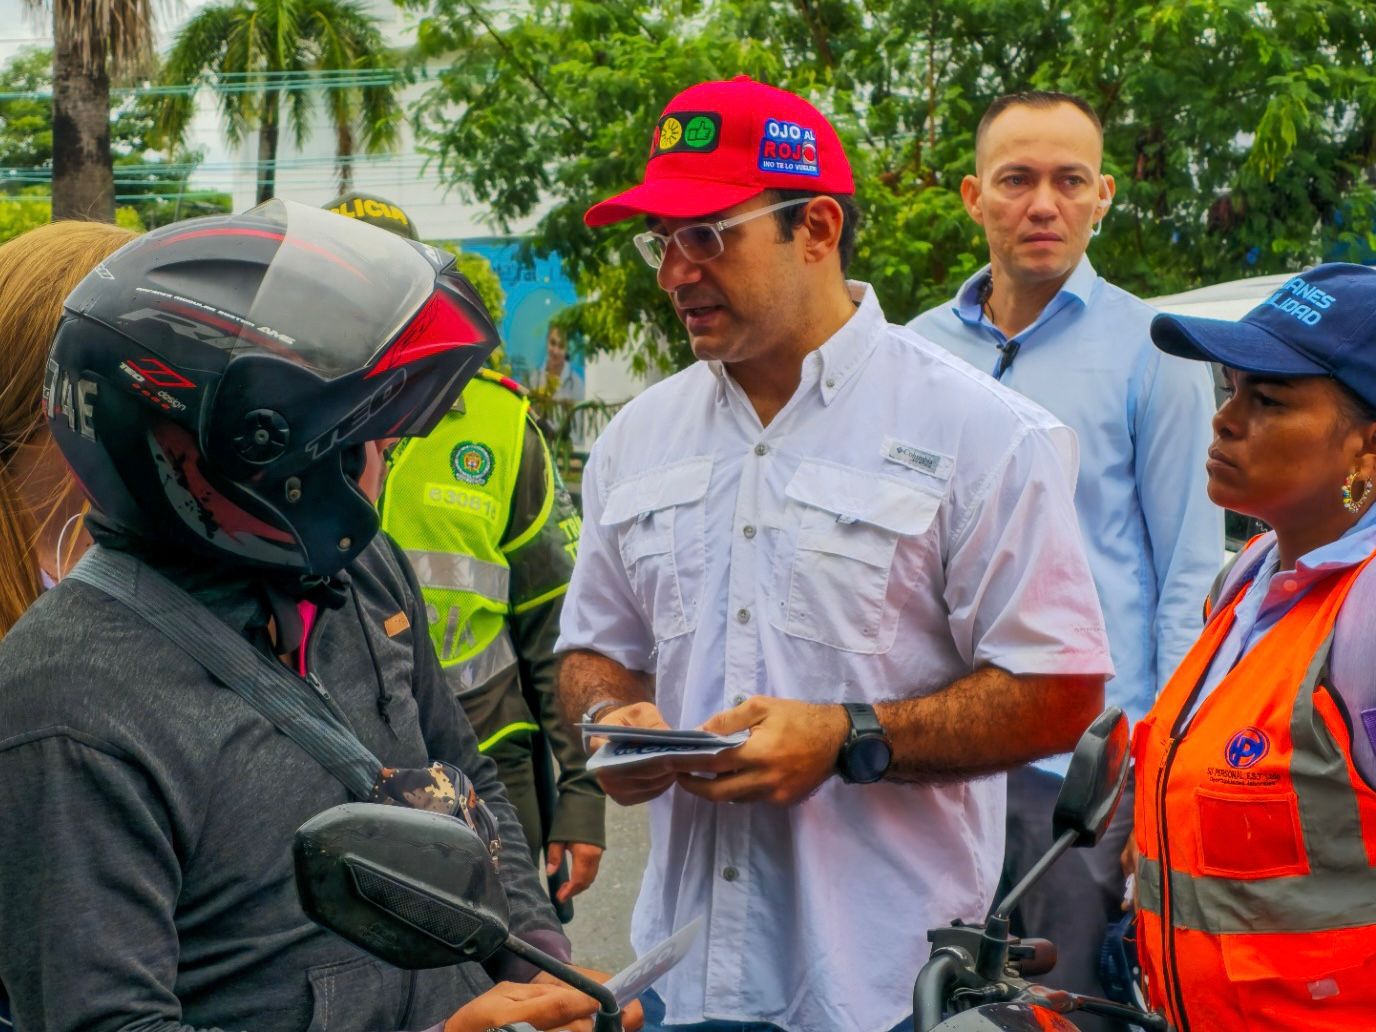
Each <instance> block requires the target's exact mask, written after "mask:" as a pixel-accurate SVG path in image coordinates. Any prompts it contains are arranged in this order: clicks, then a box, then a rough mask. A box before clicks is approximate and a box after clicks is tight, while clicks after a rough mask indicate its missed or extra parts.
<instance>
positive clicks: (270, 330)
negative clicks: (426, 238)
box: [153, 200, 447, 378]
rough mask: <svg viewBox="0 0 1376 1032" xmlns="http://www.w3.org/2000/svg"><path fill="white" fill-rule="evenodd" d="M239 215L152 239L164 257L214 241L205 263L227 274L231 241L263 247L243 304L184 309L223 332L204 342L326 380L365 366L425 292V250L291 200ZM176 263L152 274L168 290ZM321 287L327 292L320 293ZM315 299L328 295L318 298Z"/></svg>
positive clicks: (429, 275)
mask: <svg viewBox="0 0 1376 1032" xmlns="http://www.w3.org/2000/svg"><path fill="white" fill-rule="evenodd" d="M246 218H251V219H254V220H255V222H256V225H253V226H245V225H244V224H243V221H242V220H240V222H239V224H238V225H223V224H221V225H216V224H210V225H206V224H204V223H200V224H197V223H191V224H187V225H186V226H185V227H184V228H180V229H173V230H172V231H171V232H170V233H168V234H167V236H166V237H164V239H163V240H162V241H160V243H161V244H162V245H163V246H164V247H167V248H169V250H168V254H169V256H171V255H173V254H175V253H177V249H176V248H175V247H173V246H172V245H177V244H183V243H186V242H189V241H190V239H191V238H192V237H217V236H218V237H222V238H224V239H223V241H221V242H217V244H218V246H217V247H216V249H215V261H216V262H217V263H218V264H220V265H221V266H223V269H224V274H225V276H226V277H227V278H229V279H233V278H234V277H235V275H236V268H235V266H236V262H235V257H234V255H235V246H234V244H235V241H234V239H233V238H235V237H239V238H253V239H251V240H250V239H243V240H242V244H243V245H244V247H245V251H248V250H252V251H254V252H256V253H257V255H261V254H262V251H261V248H262V247H263V245H264V244H266V245H267V246H268V247H271V248H272V249H273V252H272V257H271V259H270V261H269V263H268V267H267V269H266V271H263V270H262V267H261V265H259V266H258V267H257V268H256V269H255V270H253V271H254V272H256V273H258V275H256V276H254V277H253V278H254V279H255V280H256V282H253V283H252V284H251V285H250V284H248V283H245V286H246V287H249V289H247V290H246V291H244V292H242V293H241V294H240V297H241V298H243V299H244V301H246V302H247V303H246V305H245V306H244V307H245V309H246V310H244V311H239V312H223V311H218V310H217V311H215V312H211V313H207V312H203V311H197V312H188V313H186V314H187V315H189V316H191V317H192V318H194V319H195V321H197V322H200V323H206V322H210V321H211V320H212V319H213V320H214V323H213V324H214V325H215V326H216V327H217V328H219V329H222V330H224V331H225V335H224V336H223V337H220V338H218V339H217V340H215V341H214V343H216V344H217V345H218V346H220V347H222V348H225V349H227V350H230V351H232V352H234V353H236V354H237V353H243V352H246V351H264V352H269V353H272V354H276V355H279V356H280V357H283V358H287V359H289V360H291V361H293V362H298V363H300V364H301V365H304V366H306V367H308V368H310V369H313V370H315V371H316V372H318V373H320V374H321V375H324V376H326V377H331V378H333V377H335V376H339V375H343V374H346V373H350V372H353V371H355V370H357V369H360V368H363V367H365V366H367V365H368V364H369V363H370V362H371V361H372V360H373V358H374V357H375V356H376V355H377V353H378V352H379V351H381V350H382V349H383V348H384V347H385V346H386V345H387V343H388V342H389V341H390V340H391V339H392V338H393V337H394V336H395V335H396V333H397V332H398V330H400V329H401V327H402V326H404V325H405V324H406V322H407V321H408V320H409V319H410V318H411V316H413V315H414V314H415V313H416V311H417V309H419V308H420V306H421V305H422V304H423V303H424V302H425V300H426V298H428V297H429V296H430V293H431V291H432V290H433V289H434V286H435V273H436V270H437V269H438V268H439V267H440V266H441V262H442V259H441V258H440V257H439V255H438V252H435V254H434V256H433V257H428V256H427V255H428V253H429V252H431V251H433V249H430V248H426V247H425V246H424V245H417V244H414V243H412V242H410V241H408V240H405V239H403V238H402V237H399V236H397V235H395V234H393V233H389V232H387V231H386V230H382V229H378V228H376V227H374V226H369V225H367V224H365V223H361V222H357V221H355V220H353V219H342V218H340V217H339V216H338V215H335V214H334V213H333V212H330V211H326V210H323V209H320V208H313V207H310V206H308V205H304V204H297V203H295V202H292V201H280V200H271V201H267V202H266V203H264V204H261V205H259V206H258V207H256V208H254V209H253V210H252V211H250V212H248V213H247V215H246ZM445 257H446V258H447V256H445ZM177 264H178V263H177V262H175V261H173V263H172V264H170V265H169V266H166V267H165V268H164V269H163V270H160V271H163V272H164V273H165V274H166V278H167V279H168V280H170V281H171V282H169V284H168V285H169V286H172V285H174V284H175V281H176V280H177V279H178V275H177ZM245 271H248V270H247V269H246V270H245ZM160 278H163V277H161V276H158V275H157V273H155V274H154V276H153V279H154V280H155V281H156V280H157V279H160ZM323 284H329V285H330V287H331V289H330V290H328V291H327V292H326V291H322V289H321V288H322V285H323ZM245 295H246V296H245ZM322 295H327V296H328V301H327V303H325V304H318V303H317V300H318V299H319V298H321V296H322ZM173 300H174V301H180V302H186V301H189V300H190V299H187V298H174V299H173ZM192 303H193V304H194V303H195V302H192ZM201 307H204V306H203V305H202V306H201ZM303 311H309V313H310V317H309V318H308V319H303V318H302V315H303ZM303 327H305V328H306V329H305V332H303ZM202 339H205V338H202Z"/></svg>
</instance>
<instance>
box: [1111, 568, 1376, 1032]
mask: <svg viewBox="0 0 1376 1032" xmlns="http://www.w3.org/2000/svg"><path fill="white" fill-rule="evenodd" d="M1369 562H1371V558H1368V559H1367V560H1366V562H1363V563H1361V564H1360V565H1358V566H1355V567H1353V568H1351V569H1347V570H1344V571H1341V572H1340V573H1336V574H1334V575H1333V576H1331V577H1329V578H1327V579H1325V580H1322V581H1319V582H1318V583H1316V584H1314V585H1313V586H1312V587H1311V588H1310V589H1309V591H1308V593H1307V594H1305V595H1304V596H1303V597H1302V598H1301V599H1300V600H1299V601H1298V602H1296V603H1295V604H1294V606H1292V607H1291V609H1290V611H1289V612H1287V613H1286V614H1285V615H1284V616H1283V617H1282V618H1281V619H1280V620H1279V621H1278V622H1277V623H1276V625H1275V626H1274V627H1272V628H1271V630H1270V631H1269V632H1267V634H1266V635H1265V636H1264V637H1263V638H1262V639H1261V640H1260V641H1259V642H1257V644H1256V645H1255V646H1254V647H1253V648H1252V650H1251V651H1250V652H1248V653H1247V654H1246V655H1245V656H1243V657H1242V658H1241V659H1240V660H1239V661H1238V663H1237V665H1236V666H1235V667H1234V668H1233V669H1232V671H1230V672H1229V673H1228V675H1227V676H1226V677H1224V679H1223V680H1222V681H1221V682H1220V683H1219V684H1218V686H1217V687H1216V688H1215V689H1214V690H1213V692H1212V693H1211V694H1210V695H1209V696H1208V698H1206V699H1205V700H1204V702H1203V703H1202V704H1201V705H1200V707H1199V710H1198V712H1197V713H1196V714H1195V716H1194V719H1193V720H1191V721H1189V723H1188V724H1186V723H1185V717H1186V715H1187V714H1188V713H1189V710H1190V706H1191V703H1192V702H1193V699H1194V696H1195V692H1196V690H1197V688H1198V686H1199V685H1200V684H1201V682H1202V681H1203V679H1204V675H1205V673H1206V672H1207V671H1208V668H1209V663H1210V661H1211V660H1212V659H1213V657H1214V654H1215V653H1216V652H1217V651H1218V649H1219V647H1220V646H1221V645H1222V644H1223V641H1224V639H1225V638H1226V637H1227V634H1228V631H1229V629H1230V628H1231V627H1232V624H1233V620H1234V613H1235V610H1236V608H1237V603H1238V600H1239V599H1240V598H1241V597H1242V595H1243V593H1244V592H1238V593H1237V595H1236V596H1235V597H1234V598H1233V599H1232V601H1231V602H1230V603H1229V604H1228V605H1226V606H1224V607H1223V608H1222V609H1220V610H1218V611H1217V612H1216V613H1215V614H1213V617H1212V619H1210V621H1209V623H1208V625H1207V626H1206V627H1205V629H1204V633H1203V635H1202V636H1201V637H1200V639H1199V641H1197V642H1196V643H1195V645H1194V648H1193V649H1191V650H1190V653H1189V654H1188V655H1187V656H1186V657H1185V659H1184V661H1183V662H1182V663H1181V664H1180V668H1179V669H1178V670H1177V671H1176V672H1175V675H1174V676H1173V677H1172V678H1171V680H1170V682H1169V683H1168V684H1167V685H1166V687H1165V688H1164V689H1163V690H1162V692H1161V696H1160V698H1159V699H1157V701H1156V705H1155V706H1154V707H1153V708H1152V711H1151V712H1150V713H1149V714H1147V716H1146V717H1144V718H1143V719H1142V721H1141V722H1140V723H1139V724H1138V726H1137V729H1136V731H1135V732H1134V736H1133V759H1134V762H1135V765H1136V778H1137V796H1136V804H1135V805H1136V811H1135V821H1136V828H1135V829H1134V833H1135V835H1136V839H1137V848H1138V850H1139V853H1140V859H1139V861H1138V865H1137V892H1138V946H1137V948H1138V953H1139V957H1140V959H1141V961H1142V972H1143V980H1144V982H1145V986H1146V991H1147V998H1148V1000H1149V1002H1150V1003H1151V1005H1152V1007H1153V1008H1154V1009H1156V1010H1163V1011H1164V1012H1165V1014H1166V1016H1167V1017H1168V1018H1169V1019H1170V1021H1171V1023H1172V1024H1173V1025H1174V1026H1175V1027H1176V1028H1177V1029H1178V1030H1180V1032H1190V1030H1193V1032H1205V1030H1226V1032H1233V1030H1243V1029H1265V1030H1268V1032H1269V1030H1282V1029H1296V1030H1298V1029H1304V1030H1305V1032H1309V1030H1318V1029H1334V1030H1338V1029H1342V1030H1356V1029H1376V792H1373V791H1372V790H1371V788H1369V787H1368V786H1367V785H1366V784H1365V782H1364V781H1363V780H1362V778H1361V776H1360V775H1359V774H1358V773H1357V770H1356V768H1355V767H1354V766H1353V763H1352V739H1351V734H1350V732H1349V730H1348V725H1347V722H1346V721H1344V719H1343V716H1342V714H1341V711H1340V709H1339V707H1340V705H1341V704H1340V703H1339V702H1338V701H1337V697H1336V696H1335V695H1334V694H1333V693H1332V692H1331V691H1330V690H1329V688H1328V686H1327V683H1326V681H1327V677H1328V653H1329V650H1330V649H1331V647H1332V643H1333V627H1334V621H1335V620H1336V618H1337V615H1338V611H1339V609H1340V608H1341V607H1342V604H1343V600H1344V599H1345V598H1346V597H1347V594H1348V591H1349V590H1350V589H1351V588H1352V585H1353V584H1354V583H1355V582H1356V579H1357V576H1358V574H1359V573H1360V572H1361V570H1362V569H1363V568H1364V567H1365V566H1366V564H1367V563H1369ZM1374 572H1376V571H1374ZM1162 871H1168V872H1169V877H1168V878H1167V879H1165V880H1164V881H1163V879H1162V877H1161V875H1162Z"/></svg>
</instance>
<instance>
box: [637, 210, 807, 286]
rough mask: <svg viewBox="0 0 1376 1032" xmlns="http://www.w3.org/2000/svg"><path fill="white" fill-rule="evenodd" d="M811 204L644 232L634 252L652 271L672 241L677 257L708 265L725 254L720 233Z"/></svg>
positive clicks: (638, 236) (724, 243)
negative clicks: (636, 252)
mask: <svg viewBox="0 0 1376 1032" xmlns="http://www.w3.org/2000/svg"><path fill="white" fill-rule="evenodd" d="M810 200H812V198H811V197H795V198H794V199H793V200H791V201H780V202H779V203H778V204H771V205H769V206H768V207H767V208H757V209H755V210H754V211H747V212H746V213H745V214H743V215H733V216H732V217H731V218H729V219H722V220H720V221H719V222H694V223H692V224H691V225H688V226H680V227H679V228H678V229H676V230H674V231H673V232H672V233H655V232H645V233H637V234H636V235H635V238H634V239H635V249H636V250H637V251H639V252H640V257H642V258H644V259H645V264H646V265H648V266H649V267H650V268H652V269H658V268H659V267H660V266H661V265H663V264H664V256H665V255H666V254H667V253H668V251H669V244H670V242H671V241H672V242H673V243H674V244H676V245H677V246H678V249H679V253H680V254H682V255H683V257H685V258H687V259H688V260H689V261H690V262H695V263H696V264H698V265H701V264H702V263H703V262H710V261H711V260H712V259H713V258H719V257H721V253H722V251H724V250H726V241H725V240H723V239H722V236H721V235H722V233H724V232H725V231H726V230H728V229H730V228H731V227H733V226H739V225H740V224H741V223H742V222H749V221H750V220H751V219H757V218H759V217H760V216H761V215H769V214H771V213H772V212H776V211H782V210H783V209H784V208H792V207H794V206H795V205H799V204H806V203H807V202H808V201H810Z"/></svg>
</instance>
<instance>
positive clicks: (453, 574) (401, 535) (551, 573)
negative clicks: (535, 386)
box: [326, 193, 606, 903]
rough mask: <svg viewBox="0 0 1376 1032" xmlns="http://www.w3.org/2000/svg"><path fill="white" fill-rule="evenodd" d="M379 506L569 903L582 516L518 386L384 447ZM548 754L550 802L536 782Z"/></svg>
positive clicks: (584, 804)
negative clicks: (571, 658) (568, 612)
mask: <svg viewBox="0 0 1376 1032" xmlns="http://www.w3.org/2000/svg"><path fill="white" fill-rule="evenodd" d="M326 207H328V208H329V209H330V210H331V211H333V212H336V213H337V214H340V215H345V216H347V217H349V218H354V219H359V220H360V221H363V222H368V223H370V224H372V225H375V226H380V227H382V228H384V229H389V230H392V231H393V232H395V233H398V234H400V235H402V236H405V237H408V238H410V239H412V240H415V239H419V237H418V234H417V233H416V228H415V224H414V223H413V222H412V221H411V220H410V219H409V218H408V217H407V215H406V213H405V212H403V211H402V210H401V209H400V208H398V207H397V206H396V205H394V204H391V203H389V202H387V201H385V200H382V199H381V198H378V197H372V196H369V195H366V194H360V193H353V194H346V195H344V196H341V197H338V198H336V199H335V200H333V201H331V202H330V203H329V204H328V205H326ZM380 508H381V511H382V527H383V529H384V530H385V531H387V533H388V534H390V535H391V536H392V538H393V539H395V540H396V542H397V543H398V544H399V545H400V546H401V547H402V548H404V549H405V550H406V552H407V555H408V556H409V557H410V559H411V563H412V565H413V566H414V567H415V569H416V573H417V575H418V577H419V579H420V583H421V586H422V590H423V592H424V595H425V601H426V605H427V608H428V616H429V618H430V638H431V640H432V641H433V642H434V644H435V651H436V652H438V653H439V657H440V664H441V666H442V667H443V668H444V671H445V674H446V676H447V677H448V679H449V684H450V686H451V687H452V688H453V690H454V693H455V695H457V696H458V698H459V702H460V704H461V705H462V706H463V709H464V712H465V713H466V714H467V716H468V719H469V720H470V721H471V722H472V724H473V727H474V729H475V730H476V731H477V732H478V739H479V742H480V746H479V748H480V749H481V750H482V752H483V753H484V754H485V755H487V756H488V757H489V758H491V759H492V760H493V761H494V762H495V763H496V764H497V769H498V773H499V775H500V777H501V780H502V783H503V785H504V786H505V787H506V790H507V794H508V796H510V798H511V802H512V805H513V806H514V807H515V808H516V811H517V813H518V815H519V816H520V818H521V826H522V828H523V829H524V831H525V834H526V843H527V845H528V846H529V847H530V851H531V855H532V856H536V857H538V856H539V852H540V850H541V848H544V849H545V850H546V853H547V861H548V870H549V872H550V873H551V874H553V873H554V872H557V871H558V870H559V869H560V866H561V864H562V862H563V859H564V857H565V854H566V853H567V854H568V856H569V860H570V863H571V867H572V870H571V873H570V876H569V880H568V881H567V882H566V883H565V884H563V885H562V886H560V887H559V888H558V889H557V891H556V901H557V902H560V903H566V902H567V901H568V900H569V899H571V898H572V897H573V896H574V895H576V894H577V893H579V892H581V891H583V890H584V889H586V888H587V887H588V886H589V885H591V884H592V882H593V879H594V878H596V877H597V868H598V864H599V863H600V862H601V858H602V850H603V847H604V845H605V842H606V840H605V836H604V828H603V810H604V806H605V797H604V796H603V794H602V789H601V788H600V787H599V786H598V784H597V782H596V780H595V779H593V778H592V777H591V776H590V775H589V774H588V773H587V771H586V769H585V766H584V764H585V758H584V755H583V751H582V748H581V746H580V743H579V742H578V740H577V739H576V738H574V737H573V736H572V735H571V734H570V732H569V730H568V728H567V726H566V725H565V724H564V722H563V720H562V718H561V716H560V713H559V709H558V704H557V700H556V696H555V692H554V677H555V668H556V665H557V663H556V660H555V657H554V653H553V646H554V642H555V639H556V638H557V637H558V634H559V616H560V613H561V611H562V608H563V598H564V592H565V590H566V589H567V588H568V583H569V578H570V577H571V576H572V574H573V560H574V557H575V555H576V554H577V550H578V536H579V529H580V526H581V523H580V520H579V517H578V514H577V511H576V510H575V509H574V507H573V503H572V501H571V500H570V498H569V495H568V492H567V491H566V490H565V489H564V486H563V484H562V482H561V481H560V479H559V474H558V471H557V470H556V469H555V468H554V462H553V460H552V458H551V457H550V453H549V448H548V447H547V446H546V445H545V441H544V438H543V437H542V436H541V434H540V430H539V428H538V427H537V426H536V423H535V420H534V419H533V418H532V417H531V415H530V402H529V400H528V398H527V397H526V392H525V389H524V388H523V387H521V385H520V384H518V383H516V382H515V381H513V380H511V379H509V378H507V377H504V376H502V375H500V374H498V373H496V372H494V371H492V370H483V371H482V372H481V373H479V375H478V376H477V377H475V378H474V379H473V380H472V381H471V382H470V383H469V385H468V386H467V387H466V388H465V389H464V392H463V395H462V397H461V398H460V399H459V401H458V402H457V403H456V404H455V406H454V407H453V409H452V410H451V411H450V412H449V413H447V414H446V415H445V416H444V418H443V419H442V420H441V421H440V423H439V425H438V426H437V427H436V428H435V430H434V432H433V433H432V434H431V435H430V436H429V437H428V438H425V439H420V438H416V439H411V440H404V441H402V442H400V443H399V444H398V445H397V446H396V447H394V448H393V449H392V451H391V454H390V470H389V472H388V474H387V480H386V487H385V491H384V494H383V496H382V498H381V501H380ZM551 751H552V752H553V754H554V756H555V757H556V758H557V759H558V766H559V774H558V784H557V793H556V795H557V798H555V799H550V798H548V796H549V794H550V793H548V792H547V791H545V789H544V785H545V783H546V782H547V781H552V779H553V774H552V773H551V771H550V764H549V756H550V752H551ZM542 792H543V793H544V795H545V798H544V799H543V800H542V798H541V796H542ZM542 802H543V804H544V805H543V806H542Z"/></svg>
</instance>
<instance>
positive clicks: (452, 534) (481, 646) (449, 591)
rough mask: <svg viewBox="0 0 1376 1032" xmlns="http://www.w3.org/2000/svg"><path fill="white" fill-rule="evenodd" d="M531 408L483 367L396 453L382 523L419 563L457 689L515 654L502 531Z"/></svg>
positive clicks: (434, 631)
mask: <svg viewBox="0 0 1376 1032" xmlns="http://www.w3.org/2000/svg"><path fill="white" fill-rule="evenodd" d="M529 408H530V402H529V401H528V400H527V399H526V398H525V396H524V395H523V394H521V393H518V392H517V391H516V390H515V389H513V388H512V387H508V386H505V385H504V382H503V378H502V377H501V376H499V375H497V374H496V373H492V372H490V371H488V370H483V371H482V373H480V374H479V376H478V377H477V378H475V379H474V380H473V381H471V382H470V383H469V385H468V386H467V387H465V388H464V392H463V404H462V406H461V407H459V406H456V408H455V409H454V410H453V411H450V412H448V413H446V414H445V416H444V418H443V419H441V420H440V423H439V425H438V426H436V427H435V429H434V431H433V432H431V434H430V435H429V436H428V437H417V438H410V439H408V440H406V441H403V442H402V443H401V444H400V445H399V446H398V447H397V448H396V449H394V450H393V452H392V458H391V468H390V471H389V472H388V474H387V483H386V489H385V492H384V494H383V497H382V528H383V530H385V531H386V532H387V533H388V534H390V535H391V536H392V538H393V539H394V540H395V541H396V542H397V544H399V545H400V546H401V547H402V548H403V549H405V550H406V554H407V556H408V557H409V558H410V560H411V565H412V566H413V567H414V568H415V571H416V577H417V579H418V580H419V581H420V586H421V591H422V593H423V594H424V596H425V603H426V610H427V615H428V617H429V620H430V638H431V640H432V641H433V642H434V644H435V651H436V652H437V653H438V654H439V658H440V665H441V666H443V667H444V670H445V676H446V678H447V679H448V681H449V685H450V687H451V688H452V689H453V690H454V691H455V693H456V694H458V695H463V694H465V693H467V692H469V691H472V690H473V689H475V688H478V687H480V686H482V685H484V684H486V683H487V682H488V681H490V680H491V679H492V678H493V677H495V676H496V675H498V674H500V673H501V672H502V671H504V670H506V669H507V667H509V666H511V665H512V664H514V663H515V662H516V652H515V648H514V647H513V645H512V641H511V635H510V633H509V631H508V630H507V626H506V618H507V614H508V613H509V612H510V581H511V570H510V567H509V565H508V563H507V558H506V554H505V553H504V552H503V551H502V548H501V540H502V535H503V534H504V533H505V532H506V527H507V523H508V522H509V520H510V515H511V497H512V493H513V492H514V490H515V486H516V474H517V471H518V469H519V468H520V464H521V448H522V444H523V442H524V438H525V427H526V412H527V411H528V410H529ZM460 409H461V410H460ZM512 545H513V546H514V545H519V542H513V543H512Z"/></svg>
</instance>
